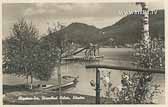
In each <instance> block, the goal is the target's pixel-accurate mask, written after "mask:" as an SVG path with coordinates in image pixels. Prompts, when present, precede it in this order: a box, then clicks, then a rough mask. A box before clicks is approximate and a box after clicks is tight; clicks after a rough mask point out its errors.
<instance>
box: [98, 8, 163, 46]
mask: <svg viewBox="0 0 168 107" xmlns="http://www.w3.org/2000/svg"><path fill="white" fill-rule="evenodd" d="M149 28H150V32H149V33H150V36H151V37H152V38H153V37H161V38H164V10H158V11H157V14H150V15H149ZM141 29H142V15H138V14H131V15H128V16H126V17H124V18H122V19H121V20H119V21H118V22H117V23H115V24H114V25H112V26H108V27H105V28H102V29H101V31H102V32H104V36H105V37H106V38H113V39H114V41H115V42H117V43H118V44H125V43H128V44H131V43H136V42H137V41H138V40H140V39H141Z"/></svg>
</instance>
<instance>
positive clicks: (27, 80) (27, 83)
mask: <svg viewBox="0 0 168 107" xmlns="http://www.w3.org/2000/svg"><path fill="white" fill-rule="evenodd" d="M28 86H29V76H28V75H26V88H28Z"/></svg>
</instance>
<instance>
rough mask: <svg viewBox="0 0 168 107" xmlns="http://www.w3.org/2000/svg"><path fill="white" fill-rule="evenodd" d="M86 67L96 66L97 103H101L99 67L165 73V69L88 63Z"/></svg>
mask: <svg viewBox="0 0 168 107" xmlns="http://www.w3.org/2000/svg"><path fill="white" fill-rule="evenodd" d="M86 68H87V69H89V68H96V104H100V70H99V68H105V69H114V70H126V71H133V72H149V73H159V74H165V69H146V68H133V67H122V66H112V65H100V64H94V65H86Z"/></svg>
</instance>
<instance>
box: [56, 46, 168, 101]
mask: <svg viewBox="0 0 168 107" xmlns="http://www.w3.org/2000/svg"><path fill="white" fill-rule="evenodd" d="M132 52H133V50H132V49H113V48H101V49H100V55H104V59H103V60H100V61H99V62H94V63H99V64H108V65H118V66H132V65H131V62H132V61H133V59H132V57H131V53H132ZM86 64H88V63H87V62H83V63H82V62H81V63H77V62H76V63H70V64H65V65H62V67H61V71H62V75H71V76H79V82H78V84H77V85H76V87H74V88H71V89H69V90H67V91H66V92H69V93H79V94H85V95H93V96H95V90H94V88H93V87H91V86H90V80H94V81H95V79H96V73H95V69H86V68H85V65H86ZM101 71H103V72H101V76H102V73H104V74H105V75H106V73H107V72H106V71H111V81H112V85H113V86H117V87H119V86H120V85H121V82H120V81H121V74H122V72H121V71H120V70H107V69H101ZM55 76H56V75H55ZM153 80H155V81H156V84H160V85H161V88H162V89H163V90H164V83H165V79H164V75H163V74H155V75H154V78H153ZM101 88H102V89H103V87H101ZM103 94H104V93H103V92H101V95H103ZM158 100H159V103H164V92H163V93H162V95H160V96H159V99H158Z"/></svg>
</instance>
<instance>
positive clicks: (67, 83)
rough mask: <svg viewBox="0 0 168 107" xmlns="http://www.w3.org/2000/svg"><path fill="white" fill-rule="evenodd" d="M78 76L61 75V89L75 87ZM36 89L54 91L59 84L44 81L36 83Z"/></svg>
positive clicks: (57, 88)
mask: <svg viewBox="0 0 168 107" xmlns="http://www.w3.org/2000/svg"><path fill="white" fill-rule="evenodd" d="M78 78H79V76H77V77H73V76H62V84H61V89H62V90H65V89H68V88H72V87H75V86H76V84H77V83H78ZM36 89H37V90H49V91H56V90H59V85H58V83H57V84H53V83H50V82H48V83H47V82H44V83H41V84H37V88H36Z"/></svg>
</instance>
